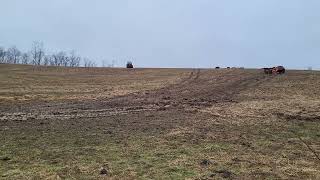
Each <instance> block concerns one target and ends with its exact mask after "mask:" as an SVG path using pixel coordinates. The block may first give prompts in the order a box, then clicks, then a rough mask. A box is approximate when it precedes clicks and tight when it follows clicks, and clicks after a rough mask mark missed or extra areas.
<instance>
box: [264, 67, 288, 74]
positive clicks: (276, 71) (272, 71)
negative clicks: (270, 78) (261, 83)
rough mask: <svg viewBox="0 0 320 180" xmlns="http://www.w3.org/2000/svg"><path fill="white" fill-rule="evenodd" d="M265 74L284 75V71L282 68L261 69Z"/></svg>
mask: <svg viewBox="0 0 320 180" xmlns="http://www.w3.org/2000/svg"><path fill="white" fill-rule="evenodd" d="M263 70H264V73H265V74H284V73H285V72H286V69H285V68H284V67H283V66H277V67H272V68H263Z"/></svg>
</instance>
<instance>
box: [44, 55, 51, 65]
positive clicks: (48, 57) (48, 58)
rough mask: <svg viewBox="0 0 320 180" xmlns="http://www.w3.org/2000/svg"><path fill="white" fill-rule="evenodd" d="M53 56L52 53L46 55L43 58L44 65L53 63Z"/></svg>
mask: <svg viewBox="0 0 320 180" xmlns="http://www.w3.org/2000/svg"><path fill="white" fill-rule="evenodd" d="M52 59H53V58H52V56H51V55H46V56H44V58H43V63H42V64H43V65H44V66H48V65H53V64H51V62H52Z"/></svg>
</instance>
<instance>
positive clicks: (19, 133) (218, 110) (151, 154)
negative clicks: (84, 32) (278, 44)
mask: <svg viewBox="0 0 320 180" xmlns="http://www.w3.org/2000/svg"><path fill="white" fill-rule="evenodd" d="M319 89H320V72H316V71H288V72H287V73H286V74H285V75H278V76H274V75H265V74H264V73H263V72H262V71H261V70H243V69H219V70H215V69H129V70H128V69H109V68H93V69H86V68H74V69H72V68H54V67H48V68H45V67H42V68H34V67H32V66H22V65H0V136H1V138H0V179H100V178H101V179H224V178H227V179H264V178H266V179H320V158H319V156H320V131H319V130H320V90H319Z"/></svg>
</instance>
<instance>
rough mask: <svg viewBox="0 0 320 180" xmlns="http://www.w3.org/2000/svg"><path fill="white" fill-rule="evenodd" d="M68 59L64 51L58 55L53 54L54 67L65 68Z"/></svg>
mask: <svg viewBox="0 0 320 180" xmlns="http://www.w3.org/2000/svg"><path fill="white" fill-rule="evenodd" d="M66 57H67V55H66V53H65V52H63V51H60V52H58V53H55V54H53V55H52V58H53V65H54V66H63V65H65V61H66Z"/></svg>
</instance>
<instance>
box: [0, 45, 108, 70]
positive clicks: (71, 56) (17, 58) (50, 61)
mask: <svg viewBox="0 0 320 180" xmlns="http://www.w3.org/2000/svg"><path fill="white" fill-rule="evenodd" d="M0 63H4V64H29V65H35V66H62V67H97V64H96V63H95V62H94V61H93V60H91V59H89V58H83V57H81V56H79V55H77V54H76V52H75V51H74V50H73V51H70V52H66V51H59V52H56V53H51V54H47V53H46V52H45V49H44V46H43V43H42V42H38V41H35V42H33V44H32V46H31V49H30V50H29V51H28V52H23V51H21V50H19V49H18V48H17V47H16V46H12V47H10V48H7V49H5V48H4V47H0ZM113 63H114V61H113ZM102 66H105V62H104V61H103V63H102ZM108 66H113V64H112V65H108Z"/></svg>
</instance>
